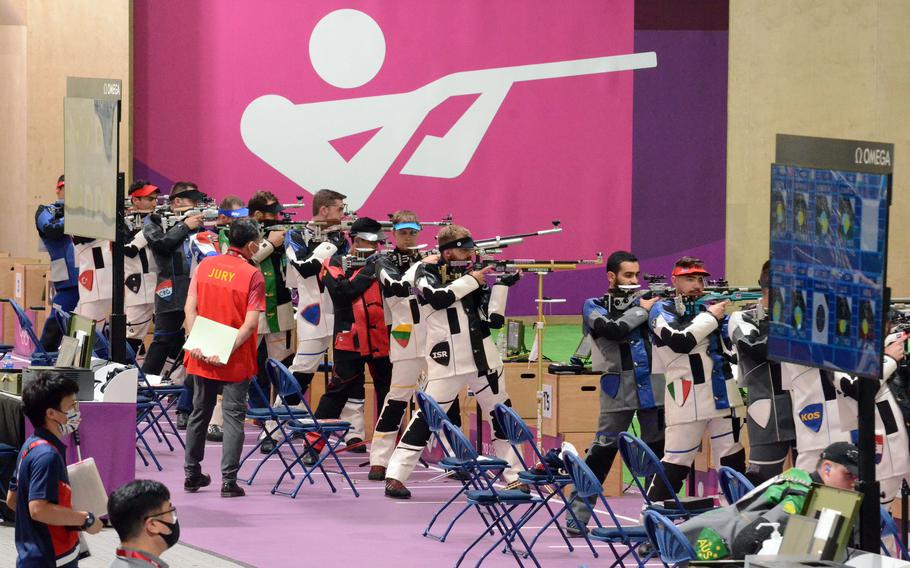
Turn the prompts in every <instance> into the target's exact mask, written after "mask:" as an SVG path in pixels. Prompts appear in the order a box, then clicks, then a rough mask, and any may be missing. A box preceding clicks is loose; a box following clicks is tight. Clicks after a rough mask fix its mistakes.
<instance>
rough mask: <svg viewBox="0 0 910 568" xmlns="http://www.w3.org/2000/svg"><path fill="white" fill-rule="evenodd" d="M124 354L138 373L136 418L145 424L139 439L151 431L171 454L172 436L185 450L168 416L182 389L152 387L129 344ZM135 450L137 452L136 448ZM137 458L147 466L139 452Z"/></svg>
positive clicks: (180, 437)
mask: <svg viewBox="0 0 910 568" xmlns="http://www.w3.org/2000/svg"><path fill="white" fill-rule="evenodd" d="M124 353H125V354H126V360H127V362H129V363H130V364H131V365H133V366H135V367H136V369H137V370H138V371H139V378H138V382H137V385H136V386H137V392H136V410H137V416H138V418H140V419H141V421H142V422H145V423H146V424H147V426H146V427H145V428H143V429H142V430H141V431H140V437H141V436H142V435H144V434H145V432H147V431H149V430H151V431H152V433H153V434H155V437H156V438H157V439H158V442H162V441H163V442H164V443H165V444H167V447H168V449H169V450H170V451H172V452H173V451H174V445H173V444H171V441H170V439H169V438H168V436H170V435H173V436H175V437H176V438H177V441H178V442H179V443H180V446H181V447H183V448H186V443H185V442H184V441H183V437H182V436H181V435H180V431H179V430H177V426H176V425H175V424H174V422H173V420H171V417H170V415H169V412H170V410H171V408H172V407H173V406H174V405H175V404H176V403H177V399H178V398H179V396H180V394H181V393H182V392H183V387H182V386H177V385H152V384H151V382H149V380H148V377H147V376H146V375H145V373H144V372H143V371H142V367H141V366H140V365H139V364H138V362H137V361H136V352H135V351H134V350H133V346H132V345H130V344H129V342H126V345H125V347H124ZM162 422H165V423H166V424H167V430H165V427H164V424H162ZM137 428H138V424H137ZM137 441H138V440H137ZM142 441H143V442H144V443H143V445H145V446H146V447H147V448H148V444H147V443H145V440H144V439H143V440H142ZM136 449H137V451H139V448H138V446H137V448H136ZM139 456H140V457H142V458H143V462H145V464H146V466H147V465H148V462H146V461H145V458H144V457H143V456H142V452H141V451H139ZM156 462H157V460H156Z"/></svg>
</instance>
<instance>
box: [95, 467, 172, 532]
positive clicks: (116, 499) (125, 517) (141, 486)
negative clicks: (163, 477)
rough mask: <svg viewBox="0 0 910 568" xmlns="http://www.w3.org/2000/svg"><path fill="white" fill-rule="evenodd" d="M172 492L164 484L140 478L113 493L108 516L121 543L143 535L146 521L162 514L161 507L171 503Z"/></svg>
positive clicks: (108, 503) (108, 502) (108, 505)
mask: <svg viewBox="0 0 910 568" xmlns="http://www.w3.org/2000/svg"><path fill="white" fill-rule="evenodd" d="M170 499H171V492H170V491H168V489H167V487H166V486H165V485H164V484H163V483H161V482H160V481H153V480H151V479H136V480H135V481H130V482H129V483H127V484H126V485H123V486H121V487H120V488H118V489H117V490H116V491H114V492H113V493H111V496H110V498H109V499H108V500H107V514H108V516H109V517H110V519H111V524H112V525H114V528H115V529H116V530H117V535H118V536H119V537H120V541H121V542H122V541H125V540H129V539H131V538H135V537H137V536H139V534H140V533H141V531H142V525H143V524H144V523H145V520H146V519H147V518H148V517H149V516H151V515H154V514H155V513H160V512H161V511H160V509H161V506H162V505H164V503H165V502H167V501H170Z"/></svg>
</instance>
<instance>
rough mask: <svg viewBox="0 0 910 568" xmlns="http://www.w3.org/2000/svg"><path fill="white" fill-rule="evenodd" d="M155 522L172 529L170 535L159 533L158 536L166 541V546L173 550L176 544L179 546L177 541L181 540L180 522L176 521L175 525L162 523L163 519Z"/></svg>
mask: <svg viewBox="0 0 910 568" xmlns="http://www.w3.org/2000/svg"><path fill="white" fill-rule="evenodd" d="M155 520H156V521H158V522H159V523H161V524H163V525H164V526H166V527H167V528H169V529H171V533H170V534H161V533H158V536H160V537H161V540H163V541H164V544H166V545H167V547H168V548H172V547H173V546H174V545H175V544H177V541H178V540H180V521H178V520H175V521H174V522H173V523H169V522H167V521H162V520H161V519H155Z"/></svg>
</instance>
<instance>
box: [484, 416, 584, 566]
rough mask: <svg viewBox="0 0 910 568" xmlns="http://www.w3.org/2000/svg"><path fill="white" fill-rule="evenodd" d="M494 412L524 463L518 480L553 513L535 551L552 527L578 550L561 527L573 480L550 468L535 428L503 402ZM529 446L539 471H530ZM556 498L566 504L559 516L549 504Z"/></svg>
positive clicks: (541, 528)
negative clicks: (545, 490) (526, 455)
mask: <svg viewBox="0 0 910 568" xmlns="http://www.w3.org/2000/svg"><path fill="white" fill-rule="evenodd" d="M493 412H494V414H495V415H496V420H497V421H498V422H499V425H500V426H502V429H503V433H504V434H505V436H506V439H507V440H509V444H511V446H512V450H513V451H514V452H515V454H516V455H517V456H518V461H519V463H521V467H522V469H523V470H524V471H520V472H518V479H519V480H520V481H522V482H523V483H526V484H528V485H529V486H530V487H533V488H534V490H535V491H536V492H537V495H538V496H539V497H540V498H541V499H542V501H543V505H542V507H546V509H547V512H548V513H550V518H549V520H547V522H546V523H544V525H543V526H542V527H540V530H539V531H538V533H537V534H536V535H535V536H534V538H533V539H532V540H531V548H533V547H534V544H535V543H536V542H537V539H539V538H540V536H541V535H542V534H543V533H544V531H546V530H547V527H549V526H550V525H551V524H555V525H556V530H558V531H559V535H560V536H561V537H562V539H563V541H565V543H566V546H568V548H569V552H572V551H574V550H575V547H574V546H572V543H571V542H569V538H568V537H567V536H566V533H565V532H564V531H563V528H562V525H560V524H559V516H560V515H561V514H562V513H563V512H565V511H566V509H567V508H568V506H569V504H568V502H567V501H566V497H565V495H563V491H562V490H563V488H564V487H565V486H566V485H568V484H569V483H571V482H572V478H571V477H569V475H568V474H560V473H559V472H558V471H554V470H553V469H552V468H550V466H548V465H547V463H546V460H545V459H544V457H543V455H542V454H541V453H540V450H539V449H538V448H537V440H536V438H535V437H534V435H533V434H532V433H531V429H530V428H528V425H527V424H525V421H524V420H522V419H521V417H520V416H519V415H518V413H517V412H515V410H514V409H513V408H511V407H509V406H506V405H505V404H502V403H499V404H497V405H496V407H495V408H494V409H493ZM525 444H527V445H528V446H529V447H530V448H531V449H532V450H533V452H534V455H535V456H537V463H538V464H540V465H539V466H538V468H536V469H531V468H529V467H528V464H527V463H526V462H525V459H524V455H523V454H522V451H521V450H522V446H524V445H525ZM547 487H548V488H550V492H549V493H548V494H547V495H544V494H543V491H542V489H543V488H547ZM554 495H559V498H560V499H561V500H562V503H563V505H562V508H560V509H559V511H558V512H556V513H554V512H553V509H552V508H551V507H550V503H549V501H550V499H552V498H553V496H554ZM542 507H541V508H542ZM539 510H540V509H538V511H539ZM536 513H537V511H535V512H534V514H536ZM585 538H587V537H585ZM587 543H588V546H589V547H590V548H591V552H592V553H593V554H594V558H597V551H596V550H595V549H594V545H593V544H591V541H590V540H588V541H587Z"/></svg>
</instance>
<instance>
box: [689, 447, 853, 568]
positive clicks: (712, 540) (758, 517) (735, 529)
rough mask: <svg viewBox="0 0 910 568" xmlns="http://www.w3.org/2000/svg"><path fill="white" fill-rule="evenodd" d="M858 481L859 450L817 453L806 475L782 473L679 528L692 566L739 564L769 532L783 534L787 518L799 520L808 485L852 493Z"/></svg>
mask: <svg viewBox="0 0 910 568" xmlns="http://www.w3.org/2000/svg"><path fill="white" fill-rule="evenodd" d="M858 478H859V450H858V449H857V448H856V446H854V445H853V444H850V443H848V442H835V443H833V444H831V445H830V446H828V447H827V448H825V449H824V450H823V451H822V452H821V457H820V458H819V459H818V462H817V463H816V464H815V467H814V468H813V469H812V471H811V472H809V471H805V470H802V469H799V468H795V467H794V468H792V469H788V470H787V471H785V472H784V473H782V474H780V475H778V476H776V477H772V478H771V479H769V480H768V481H766V482H765V483H763V484H761V485H759V486H758V487H756V488H755V489H753V490H752V491H750V492H749V493H747V494H746V495H744V496H743V497H742V498H741V499H740V500H739V501H737V502H736V503H733V504H732V505H728V506H726V507H721V508H719V509H714V510H712V511H708V512H707V513H702V514H701V515H697V516H695V517H693V518H692V519H690V520H688V521H686V522H684V523H682V524H681V525H679V529H680V530H681V531H682V533H683V534H684V535H685V536H686V538H687V539H688V540H689V542H690V543H691V544H692V547H693V548H694V549H695V554H696V556H697V559H698V560H722V559H724V558H731V557H732V558H734V559H740V560H741V559H743V558H745V556H746V555H747V554H756V553H757V552H758V551H759V550H761V547H762V543H763V542H764V541H765V540H766V539H768V538H769V537H770V536H771V534H772V532H773V530H774V529H773V528H772V527H769V526H764V527H759V525H761V524H765V523H780V528H779V529H778V530H779V531H780V533H781V534H783V532H784V527H786V524H787V520H788V519H789V517H790V515H797V514H799V513H800V512H801V511H802V509H803V506H804V505H805V502H806V499H807V498H808V497H809V493H810V491H811V489H812V484H813V483H814V484H817V485H827V486H828V487H835V488H837V489H847V490H853V489H854V485H855V483H856V481H857V479H858Z"/></svg>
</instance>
